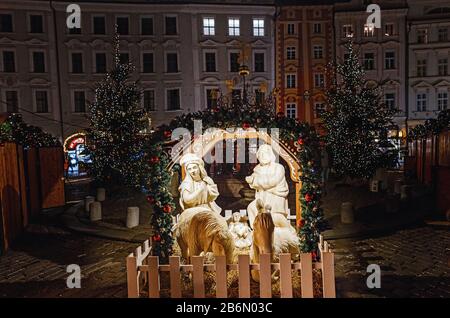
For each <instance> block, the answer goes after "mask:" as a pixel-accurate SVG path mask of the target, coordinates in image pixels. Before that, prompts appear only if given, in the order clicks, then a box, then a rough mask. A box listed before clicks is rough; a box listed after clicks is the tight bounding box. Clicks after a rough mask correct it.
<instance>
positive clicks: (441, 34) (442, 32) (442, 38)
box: [438, 28, 448, 42]
mask: <svg viewBox="0 0 450 318" xmlns="http://www.w3.org/2000/svg"><path fill="white" fill-rule="evenodd" d="M438 40H439V42H447V41H448V28H440V29H439V30H438Z"/></svg>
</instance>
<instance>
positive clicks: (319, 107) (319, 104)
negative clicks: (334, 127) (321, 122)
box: [314, 102, 325, 118]
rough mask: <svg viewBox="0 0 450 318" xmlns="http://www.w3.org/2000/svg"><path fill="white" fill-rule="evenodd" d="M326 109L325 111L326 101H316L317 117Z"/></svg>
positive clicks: (315, 110)
mask: <svg viewBox="0 0 450 318" xmlns="http://www.w3.org/2000/svg"><path fill="white" fill-rule="evenodd" d="M324 111H325V103H323V102H316V103H314V115H315V116H316V118H320V117H322V114H323V112H324Z"/></svg>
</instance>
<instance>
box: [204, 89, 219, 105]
mask: <svg viewBox="0 0 450 318" xmlns="http://www.w3.org/2000/svg"><path fill="white" fill-rule="evenodd" d="M206 107H207V108H208V109H211V108H216V107H217V90H216V89H215V88H210V89H207V90H206Z"/></svg>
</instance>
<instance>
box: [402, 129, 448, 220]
mask: <svg viewBox="0 0 450 318" xmlns="http://www.w3.org/2000/svg"><path fill="white" fill-rule="evenodd" d="M408 154H409V157H408V158H407V160H406V161H405V170H411V169H413V171H412V172H413V173H414V174H415V175H416V177H417V180H419V181H420V182H422V183H424V184H427V185H430V186H432V187H433V188H434V189H435V195H436V208H437V210H438V212H439V213H445V212H446V211H447V210H448V209H450V130H445V131H443V132H441V133H440V134H439V135H436V136H429V137H427V138H424V139H420V140H416V141H412V142H410V143H409V146H408Z"/></svg>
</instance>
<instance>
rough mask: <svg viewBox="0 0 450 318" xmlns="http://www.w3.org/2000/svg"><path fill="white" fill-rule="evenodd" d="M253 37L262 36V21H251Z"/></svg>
mask: <svg viewBox="0 0 450 318" xmlns="http://www.w3.org/2000/svg"><path fill="white" fill-rule="evenodd" d="M253 36H264V19H253Z"/></svg>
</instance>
